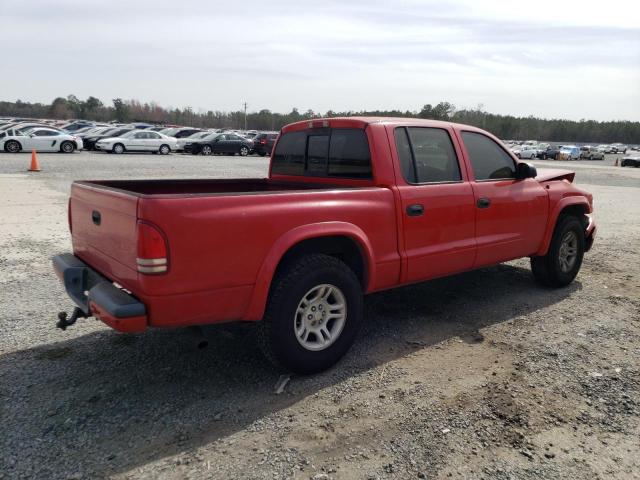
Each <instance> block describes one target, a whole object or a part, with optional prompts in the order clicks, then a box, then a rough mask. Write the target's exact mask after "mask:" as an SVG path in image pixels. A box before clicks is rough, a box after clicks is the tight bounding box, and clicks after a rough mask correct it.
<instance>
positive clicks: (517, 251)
mask: <svg viewBox="0 0 640 480" xmlns="http://www.w3.org/2000/svg"><path fill="white" fill-rule="evenodd" d="M461 137H462V142H463V144H464V147H465V150H466V156H467V158H468V160H469V162H468V163H469V164H470V166H471V169H472V170H473V175H474V180H473V181H472V183H471V185H472V186H473V193H474V199H475V205H476V242H477V248H478V253H477V257H476V260H475V262H474V267H481V266H484V265H491V264H495V263H500V262H504V261H506V260H512V259H514V258H520V257H526V256H529V255H533V254H534V253H535V252H536V251H537V250H538V248H539V247H540V243H541V242H542V237H543V235H544V231H545V227H546V222H547V217H548V205H549V201H548V196H547V192H546V190H545V189H544V188H543V187H542V186H541V185H540V184H539V183H538V182H537V181H536V180H535V179H533V178H527V179H523V180H517V179H516V162H515V161H514V159H513V158H512V157H511V155H509V154H508V153H507V152H506V151H505V150H504V148H502V147H501V146H500V144H499V143H498V142H496V141H495V140H493V139H492V138H490V137H488V136H487V135H484V134H482V133H479V132H470V131H462V132H461Z"/></svg>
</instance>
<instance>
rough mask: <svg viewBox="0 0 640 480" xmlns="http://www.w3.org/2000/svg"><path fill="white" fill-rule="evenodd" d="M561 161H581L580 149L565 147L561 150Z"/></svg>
mask: <svg viewBox="0 0 640 480" xmlns="http://www.w3.org/2000/svg"><path fill="white" fill-rule="evenodd" d="M559 159H560V160H580V148H579V147H577V146H575V145H564V146H563V147H562V148H561V149H560V154H559Z"/></svg>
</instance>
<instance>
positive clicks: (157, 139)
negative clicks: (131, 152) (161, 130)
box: [145, 132, 164, 152]
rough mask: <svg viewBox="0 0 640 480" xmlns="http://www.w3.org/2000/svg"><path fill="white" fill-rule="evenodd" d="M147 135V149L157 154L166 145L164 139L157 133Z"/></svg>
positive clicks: (147, 133)
mask: <svg viewBox="0 0 640 480" xmlns="http://www.w3.org/2000/svg"><path fill="white" fill-rule="evenodd" d="M145 133H146V135H147V140H146V142H147V143H146V147H147V148H146V149H147V150H149V151H152V152H156V151H158V150H159V149H160V145H161V144H162V143H164V139H163V138H162V137H161V136H160V135H158V134H157V133H156V132H145Z"/></svg>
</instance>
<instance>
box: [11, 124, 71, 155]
mask: <svg viewBox="0 0 640 480" xmlns="http://www.w3.org/2000/svg"><path fill="white" fill-rule="evenodd" d="M9 132H11V133H12V135H7V133H9ZM3 134H4V135H3ZM82 146H83V145H82V139H81V138H79V137H76V136H75V135H71V134H69V133H65V132H61V131H60V130H56V129H53V128H49V127H37V128H33V129H31V130H30V131H28V132H23V131H21V130H17V129H10V130H8V131H4V132H0V149H3V150H4V151H5V152H7V153H18V152H20V151H22V150H26V151H31V150H35V151H37V152H63V153H73V152H74V151H75V150H82Z"/></svg>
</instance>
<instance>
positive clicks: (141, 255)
mask: <svg viewBox="0 0 640 480" xmlns="http://www.w3.org/2000/svg"><path fill="white" fill-rule="evenodd" d="M137 264H138V272H140V273H164V272H166V271H167V264H168V254H167V242H166V240H165V238H164V235H163V234H162V232H160V230H159V229H158V227H156V226H154V225H151V224H150V223H145V222H141V221H138V258H137Z"/></svg>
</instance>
